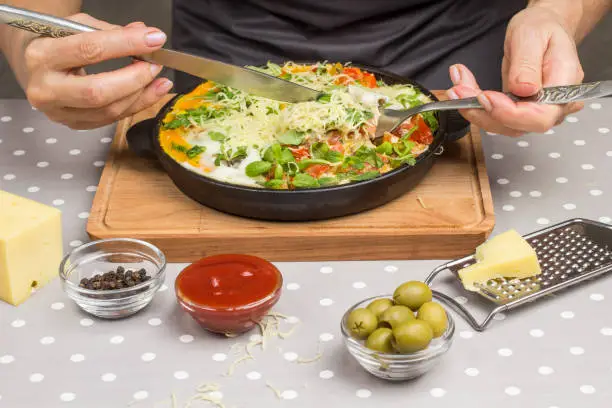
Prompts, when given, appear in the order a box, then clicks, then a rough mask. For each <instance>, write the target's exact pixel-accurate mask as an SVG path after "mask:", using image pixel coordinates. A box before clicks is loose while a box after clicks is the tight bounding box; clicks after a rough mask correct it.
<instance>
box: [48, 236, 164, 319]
mask: <svg viewBox="0 0 612 408" xmlns="http://www.w3.org/2000/svg"><path fill="white" fill-rule="evenodd" d="M59 275H60V279H61V282H62V288H63V289H64V291H65V292H66V294H67V295H68V296H69V297H70V298H71V299H72V300H74V301H75V303H76V304H77V305H78V306H79V307H80V308H81V309H83V310H84V311H86V312H87V313H89V314H92V315H94V316H97V317H100V318H106V319H119V318H123V317H127V316H131V315H133V314H134V313H137V312H139V311H140V310H142V309H144V308H145V307H146V306H148V305H149V303H151V301H152V300H153V297H154V296H155V294H156V293H157V291H158V290H159V288H160V287H161V285H162V284H163V283H164V279H165V276H166V258H165V256H164V254H163V253H162V252H161V251H160V250H159V249H158V248H157V247H155V246H154V245H152V244H150V243H148V242H146V241H141V240H137V239H131V238H110V239H102V240H98V241H92V242H88V243H86V244H83V245H81V246H79V247H77V248H75V249H73V250H72V251H71V252H70V253H69V254H68V255H66V256H65V257H64V259H63V260H62V263H61V264H60V271H59Z"/></svg>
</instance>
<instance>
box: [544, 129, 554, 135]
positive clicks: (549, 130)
mask: <svg viewBox="0 0 612 408" xmlns="http://www.w3.org/2000/svg"><path fill="white" fill-rule="evenodd" d="M544 134H545V135H554V134H555V131H554V130H553V129H548V130H547V131H546V132H544Z"/></svg>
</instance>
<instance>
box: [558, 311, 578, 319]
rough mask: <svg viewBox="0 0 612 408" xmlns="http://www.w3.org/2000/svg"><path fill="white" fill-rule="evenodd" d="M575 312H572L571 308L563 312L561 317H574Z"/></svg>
mask: <svg viewBox="0 0 612 408" xmlns="http://www.w3.org/2000/svg"><path fill="white" fill-rule="evenodd" d="M574 316H575V315H574V312H570V311H569V310H566V311H565V312H561V317H562V318H563V319H573V318H574Z"/></svg>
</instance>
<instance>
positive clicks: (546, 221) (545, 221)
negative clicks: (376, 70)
mask: <svg viewBox="0 0 612 408" xmlns="http://www.w3.org/2000/svg"><path fill="white" fill-rule="evenodd" d="M536 222H537V223H538V224H540V225H548V224H550V220H549V219H548V218H538V219H537V220H536Z"/></svg>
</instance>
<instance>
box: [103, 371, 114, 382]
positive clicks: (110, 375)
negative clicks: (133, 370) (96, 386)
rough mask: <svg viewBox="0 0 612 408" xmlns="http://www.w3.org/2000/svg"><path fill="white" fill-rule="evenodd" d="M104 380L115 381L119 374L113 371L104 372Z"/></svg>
mask: <svg viewBox="0 0 612 408" xmlns="http://www.w3.org/2000/svg"><path fill="white" fill-rule="evenodd" d="M101 378H102V381H104V382H113V381H115V380H116V379H117V376H116V375H115V374H113V373H106V374H102V377H101Z"/></svg>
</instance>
